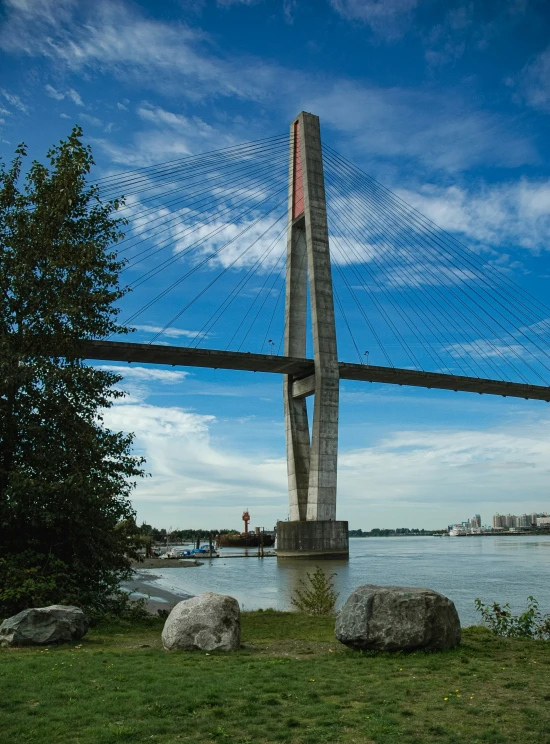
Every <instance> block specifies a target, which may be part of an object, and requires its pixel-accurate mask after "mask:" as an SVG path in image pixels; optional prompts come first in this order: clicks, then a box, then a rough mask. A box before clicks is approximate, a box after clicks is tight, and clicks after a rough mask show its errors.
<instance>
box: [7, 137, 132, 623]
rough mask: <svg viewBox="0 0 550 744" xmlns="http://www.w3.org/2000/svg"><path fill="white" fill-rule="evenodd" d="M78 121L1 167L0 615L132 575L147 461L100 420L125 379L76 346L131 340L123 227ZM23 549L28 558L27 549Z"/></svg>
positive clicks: (88, 592)
mask: <svg viewBox="0 0 550 744" xmlns="http://www.w3.org/2000/svg"><path fill="white" fill-rule="evenodd" d="M81 136H82V132H81V130H80V128H79V127H75V128H74V129H73V131H72V133H71V135H70V136H69V137H68V139H67V140H65V141H62V142H61V143H60V144H59V145H58V146H56V147H54V148H53V149H52V150H51V151H50V152H49V153H48V157H49V162H50V167H49V168H48V167H46V166H44V165H42V164H40V163H38V162H33V163H32V164H31V166H30V168H29V169H28V172H27V175H26V177H25V179H24V184H23V186H22V187H21V186H20V183H19V182H20V181H21V180H22V169H23V163H24V158H25V155H26V152H25V147H24V146H20V147H19V148H18V150H17V152H16V157H15V160H14V161H13V163H12V164H11V167H9V168H6V167H5V166H4V165H1V166H0V560H1V561H2V568H1V569H0V570H1V571H2V576H3V577H5V580H6V583H5V584H4V583H2V584H0V586H1V587H2V589H1V590H0V615H2V614H3V615H6V614H8V613H12V612H13V611H18V610H20V609H23V608H25V607H27V606H29V605H33V604H34V605H37V604H43V603H45V602H57V601H61V600H64V599H69V598H72V600H73V601H74V602H77V603H78V604H81V605H85V606H92V605H94V604H96V603H98V602H101V600H102V598H105V597H108V596H111V595H112V594H113V592H115V591H116V589H117V587H118V584H119V581H120V579H122V578H124V577H126V576H128V574H129V570H130V563H129V557H128V554H129V553H131V552H132V545H133V543H132V541H131V539H130V538H129V534H128V530H126V529H118V530H117V529H116V526H117V525H118V524H120V523H130V522H132V523H133V517H134V512H133V510H132V507H131V504H130V500H129V494H130V492H131V490H132V488H133V486H134V485H135V481H134V480H133V479H134V478H135V477H137V476H141V475H142V474H143V471H142V470H141V468H140V465H141V464H142V462H143V460H142V458H138V457H134V456H132V454H131V452H130V448H131V444H132V439H133V437H132V435H128V434H124V433H122V432H113V431H109V430H108V429H106V428H105V427H104V426H103V425H102V422H103V419H102V412H103V411H104V410H105V409H107V408H109V407H110V406H111V405H112V403H113V401H114V400H116V399H117V398H120V397H121V396H123V393H122V392H121V391H120V390H117V389H115V388H114V385H115V384H116V383H118V382H119V381H120V380H121V378H120V376H118V375H116V374H113V373H111V372H108V371H105V370H99V369H94V368H93V367H90V366H87V365H86V364H84V362H83V359H82V354H81V352H80V346H79V344H80V341H81V340H83V339H90V338H102V337H103V338H104V337H106V336H109V335H110V334H111V333H113V332H118V333H121V332H126V330H127V329H125V328H122V327H120V326H119V325H118V324H117V322H116V316H117V313H118V310H117V309H116V308H115V305H114V303H116V301H117V300H119V299H120V298H121V297H122V296H123V294H124V293H125V290H123V289H120V288H119V286H118V275H119V272H120V270H121V268H122V266H123V263H122V262H121V261H119V260H118V259H117V256H116V254H115V253H114V252H113V251H112V246H113V244H115V243H116V242H117V241H118V240H119V239H120V238H121V237H122V233H121V227H122V225H123V223H124V220H121V219H120V218H118V217H117V216H116V211H117V209H118V207H119V202H117V201H110V202H102V201H101V199H100V195H99V192H98V189H97V187H95V186H90V185H88V184H87V182H86V178H87V175H88V173H89V171H90V168H91V166H92V164H93V159H92V155H91V151H90V149H89V148H88V147H86V146H84V145H83V144H82V140H81ZM21 554H23V555H21Z"/></svg>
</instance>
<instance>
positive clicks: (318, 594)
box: [290, 566, 338, 615]
mask: <svg viewBox="0 0 550 744" xmlns="http://www.w3.org/2000/svg"><path fill="white" fill-rule="evenodd" d="M306 576H307V580H308V582H309V583H308V584H306V582H305V581H304V580H303V579H300V582H299V583H300V585H301V587H302V588H301V589H296V591H295V592H294V593H293V594H292V596H291V598H290V602H291V604H293V605H294V607H296V609H297V610H299V611H300V612H305V613H306V614H307V615H334V608H335V606H336V600H337V599H338V592H335V591H334V588H333V585H332V578H333V576H336V574H330V576H327V575H326V574H325V572H324V571H323V569H322V568H320V566H317V567H316V568H315V571H314V572H313V574H310V573H307V574H306Z"/></svg>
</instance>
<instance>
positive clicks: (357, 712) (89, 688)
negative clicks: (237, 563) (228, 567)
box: [0, 612, 550, 744]
mask: <svg viewBox="0 0 550 744" xmlns="http://www.w3.org/2000/svg"><path fill="white" fill-rule="evenodd" d="M162 626H163V623H162V622H161V621H160V619H153V620H151V621H150V622H149V623H148V624H138V625H129V624H124V623H118V624H116V625H111V626H108V627H99V628H93V629H91V630H90V632H89V633H88V635H87V636H85V637H84V639H83V640H82V641H80V642H79V643H78V644H71V645H65V646H60V647H58V648H54V647H52V648H50V649H49V650H48V651H46V650H44V649H37V648H24V649H2V650H0V701H1V707H2V731H3V737H4V738H5V739H6V741H13V742H23V741H25V742H40V741H47V742H48V743H49V744H61V743H62V742H63V744H64V743H65V742H78V743H79V744H97V743H98V742H114V741H121V740H127V741H132V742H136V743H137V744H145V742H151V741H153V742H154V741H156V742H162V744H172V742H174V743H175V742H189V743H191V742H194V743H197V744H214V743H215V742H220V741H227V742H232V743H233V744H241V743H244V742H247V743H248V744H264V743H266V742H286V743H287V744H320V743H322V742H331V743H332V742H334V744H337V743H339V744H352V742H357V743H358V744H359V743H360V744H373V742H376V744H395V742H400V744H436V743H437V744H439V743H440V742H442V741H444V742H453V744H473V743H474V742H493V743H495V744H497V743H498V744H518V743H520V744H521V743H523V742H525V743H527V742H529V744H547V742H548V740H549V736H548V735H549V732H550V706H549V705H548V701H549V699H550V693H549V690H550V643H546V642H540V641H539V642H536V641H529V640H520V639H505V638H496V637H494V636H492V635H491V634H490V633H489V631H488V630H486V629H483V628H467V629H465V630H464V634H463V644H462V645H461V646H460V647H459V648H457V649H453V650H452V651H448V652H444V653H432V654H426V653H420V652H419V653H413V654H397V655H391V654H360V653H357V652H353V651H350V650H348V649H346V648H345V647H344V646H342V645H341V644H339V643H338V642H337V641H336V640H335V638H334V635H333V628H334V618H326V617H307V616H304V615H299V614H297V613H278V612H274V613H270V612H253V613H243V615H242V643H243V647H242V649H241V650H240V651H237V652H233V653H211V654H205V653H202V652H187V653H185V652H172V653H167V652H165V651H163V650H162V647H161V639H160V634H161V630H162Z"/></svg>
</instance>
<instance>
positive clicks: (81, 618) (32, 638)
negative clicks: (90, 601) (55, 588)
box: [0, 605, 88, 646]
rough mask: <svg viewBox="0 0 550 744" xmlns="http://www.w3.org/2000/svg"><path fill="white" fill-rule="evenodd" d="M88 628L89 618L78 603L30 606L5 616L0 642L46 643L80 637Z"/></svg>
mask: <svg viewBox="0 0 550 744" xmlns="http://www.w3.org/2000/svg"><path fill="white" fill-rule="evenodd" d="M87 631H88V618H87V617H86V615H85V614H84V613H83V612H82V610H81V609H80V608H79V607H72V606H70V605H51V606H50V607H33V608H31V609H29V610H23V612H20V613H19V614H18V615H14V616H13V617H9V618H8V619H7V620H4V622H3V623H2V625H0V646H49V645H51V644H54V643H64V642H67V641H77V640H80V639H81V638H82V636H84V635H85V634H86V633H87Z"/></svg>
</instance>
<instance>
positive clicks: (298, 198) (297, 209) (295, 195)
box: [292, 121, 304, 220]
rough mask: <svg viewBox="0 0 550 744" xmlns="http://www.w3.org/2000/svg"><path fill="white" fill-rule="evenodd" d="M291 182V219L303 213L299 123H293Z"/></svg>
mask: <svg viewBox="0 0 550 744" xmlns="http://www.w3.org/2000/svg"><path fill="white" fill-rule="evenodd" d="M293 175H294V177H293V180H292V219H293V220H295V219H296V218H297V217H299V216H300V215H301V214H303V213H304V181H303V179H302V152H301V148H300V122H299V121H297V122H295V123H294V167H293Z"/></svg>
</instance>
